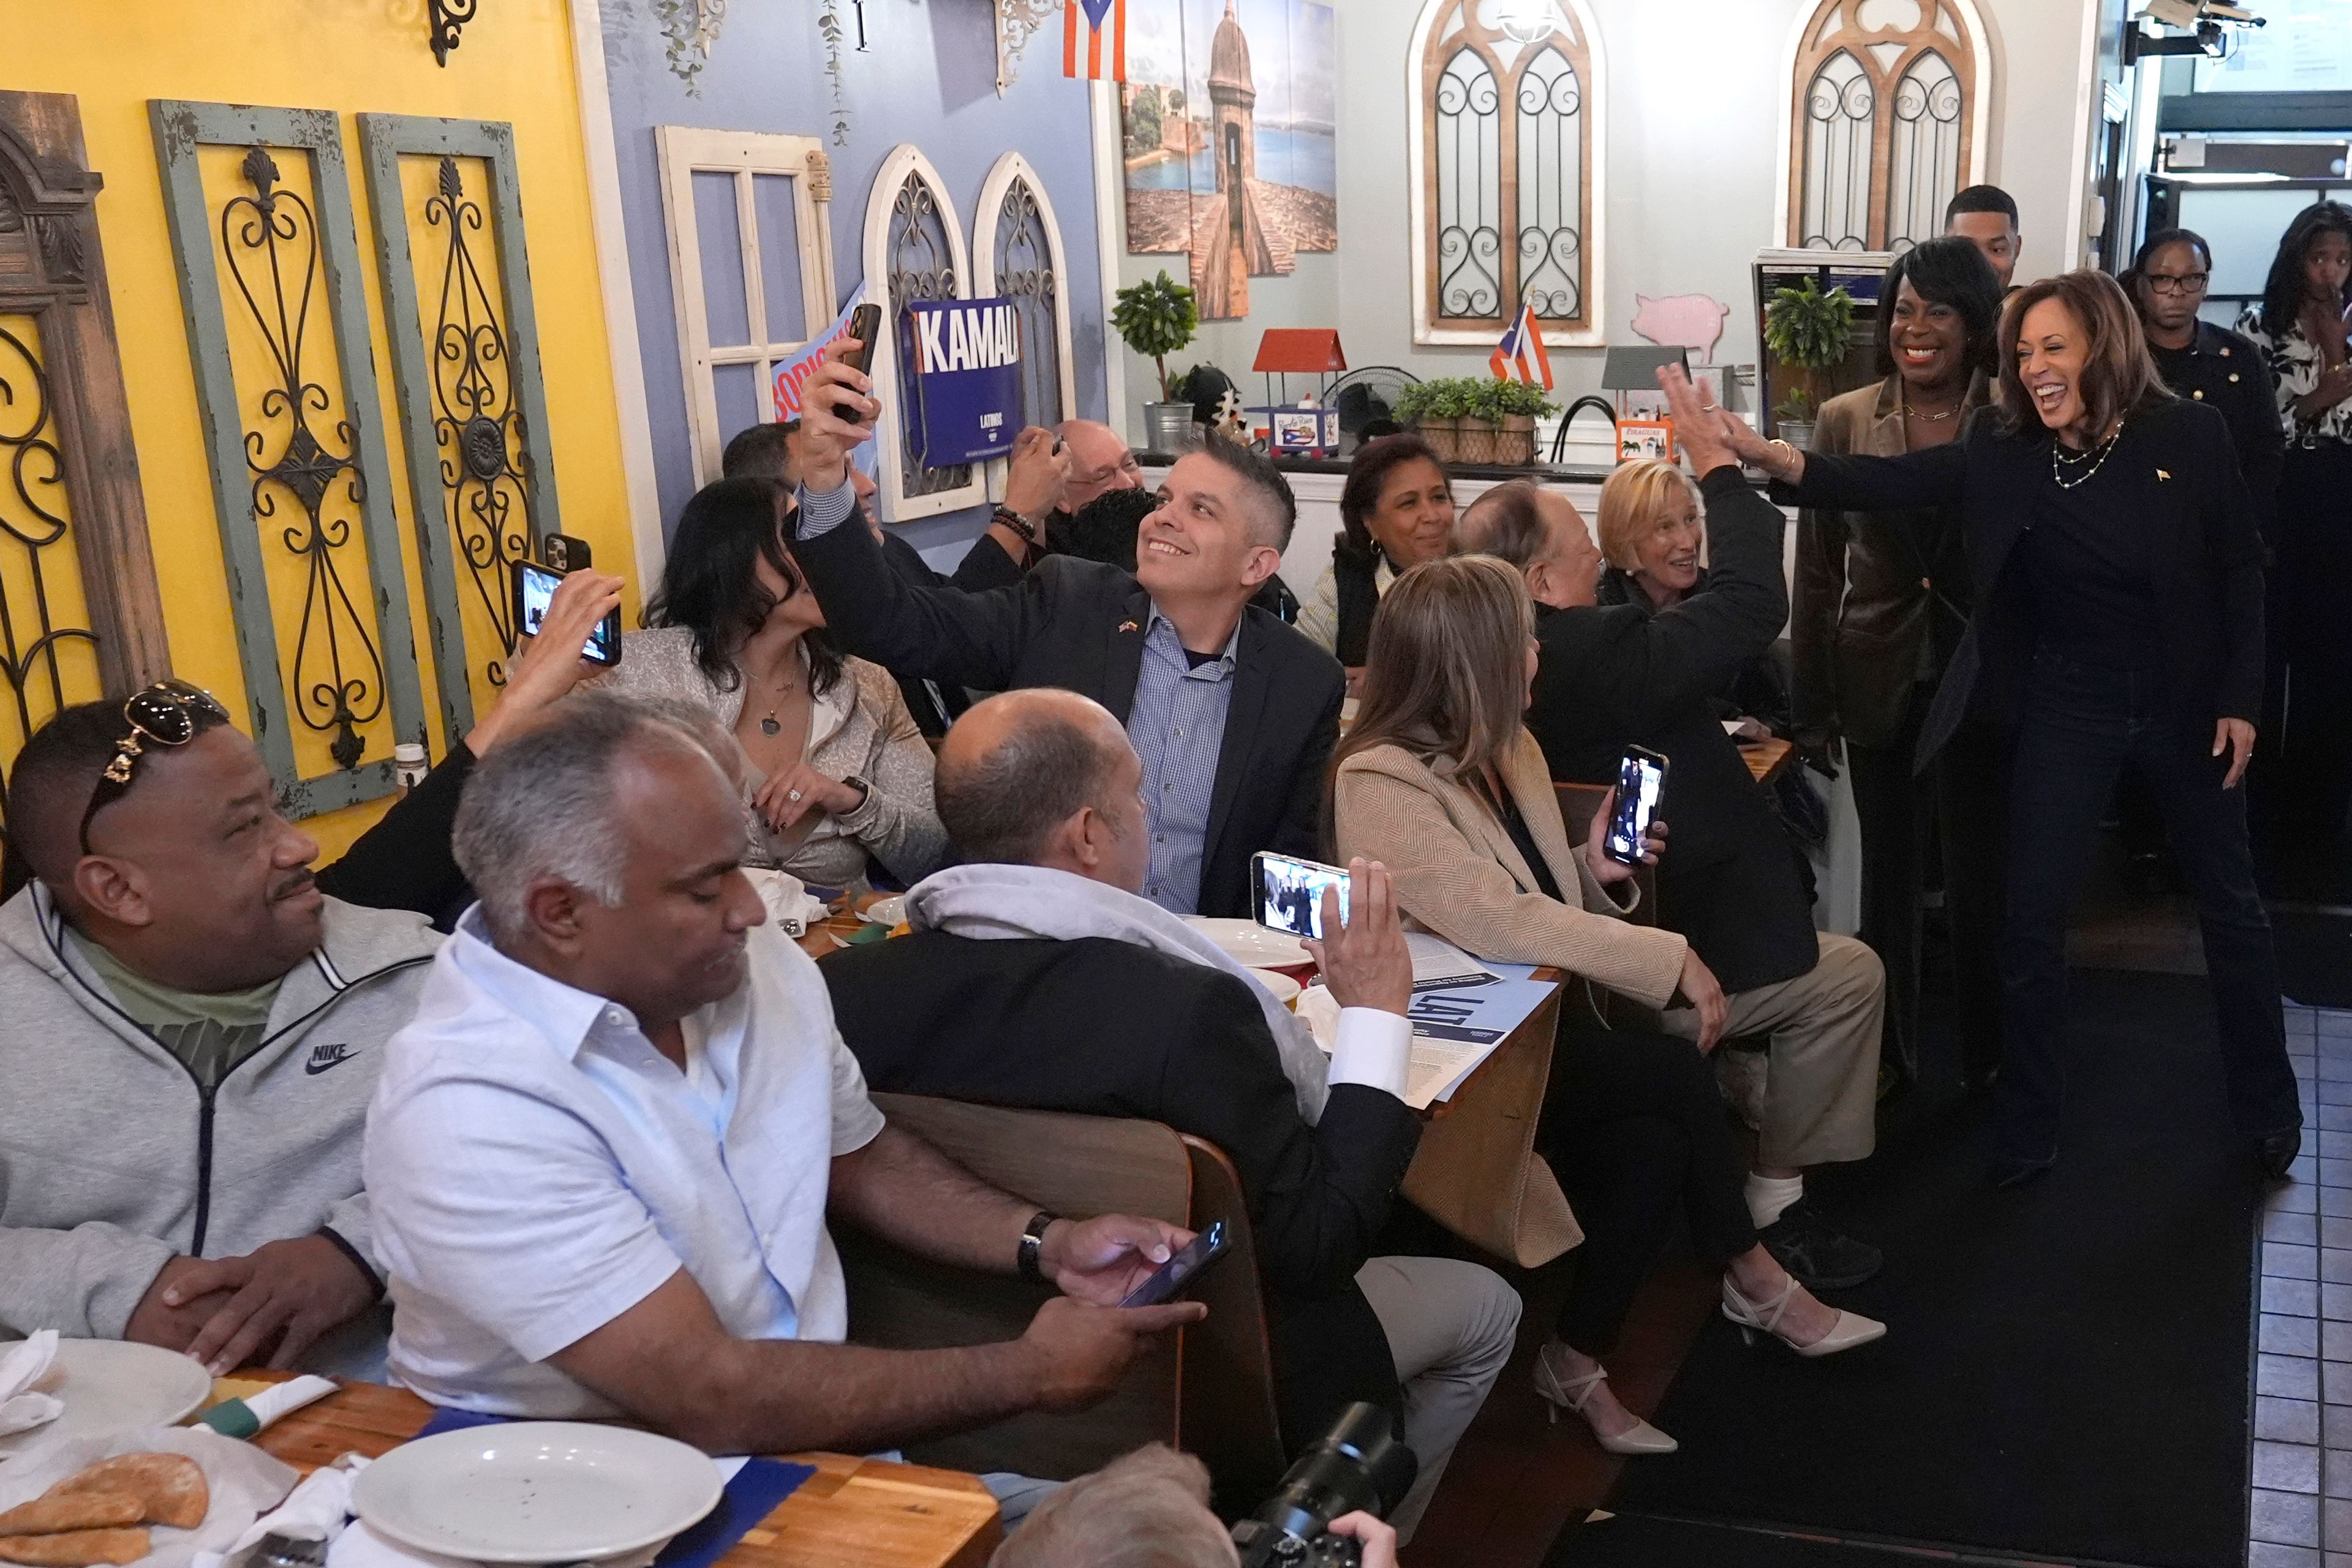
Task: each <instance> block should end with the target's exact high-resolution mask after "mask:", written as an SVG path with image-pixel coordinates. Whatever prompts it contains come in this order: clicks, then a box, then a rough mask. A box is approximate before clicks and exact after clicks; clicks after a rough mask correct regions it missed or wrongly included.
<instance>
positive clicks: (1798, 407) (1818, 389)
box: [1764, 278, 1853, 447]
mask: <svg viewBox="0 0 2352 1568" xmlns="http://www.w3.org/2000/svg"><path fill="white" fill-rule="evenodd" d="M1764 346H1765V348H1767V349H1768V350H1769V351H1770V352H1771V353H1772V356H1773V357H1774V358H1775V359H1778V360H1779V361H1780V363H1782V364H1784V365H1786V366H1787V367H1788V368H1789V370H1790V375H1791V382H1792V384H1791V385H1790V388H1789V391H1788V394H1787V395H1785V396H1783V397H1782V398H1781V399H1780V404H1779V405H1778V406H1777V407H1775V408H1774V409H1773V411H1772V412H1773V413H1774V414H1775V415H1776V416H1778V417H1779V420H1780V426H1779V434H1780V439H1781V440H1783V441H1786V442H1788V443H1789V445H1790V446H1792V447H1806V446H1810V445H1811V443H1812V439H1813V415H1814V413H1815V412H1816V411H1817V410H1818V409H1819V408H1820V407H1821V404H1822V375H1823V374H1825V373H1826V372H1829V371H1832V370H1834V369H1836V368H1837V367H1838V366H1839V365H1842V364H1843V363H1845V358H1846V355H1847V354H1848V353H1852V352H1853V296H1852V295H1851V294H1848V293H1847V292H1846V291H1845V289H1843V287H1840V288H1836V289H1831V290H1830V291H1829V292H1828V293H1826V294H1824V293H1822V290H1821V286H1820V285H1819V284H1818V283H1816V282H1815V281H1814V280H1813V279H1811V278H1808V279H1805V280H1804V281H1803V283H1801V285H1799V286H1798V287H1797V288H1794V289H1775V290H1774V291H1773V294H1772V303H1771V304H1770V305H1769V306H1767V307H1766V308H1765V310H1764Z"/></svg>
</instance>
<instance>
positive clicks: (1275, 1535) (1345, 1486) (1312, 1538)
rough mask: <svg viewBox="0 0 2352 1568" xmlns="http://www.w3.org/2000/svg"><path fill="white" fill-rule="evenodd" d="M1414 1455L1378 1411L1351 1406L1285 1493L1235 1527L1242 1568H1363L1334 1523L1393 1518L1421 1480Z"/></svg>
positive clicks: (1294, 1470) (1303, 1459) (1303, 1458)
mask: <svg viewBox="0 0 2352 1568" xmlns="http://www.w3.org/2000/svg"><path fill="white" fill-rule="evenodd" d="M1420 1472H1421V1465H1420V1462H1419V1461H1418V1460H1416V1459H1415V1458H1413V1457H1412V1449H1410V1448H1408V1447H1405V1446H1404V1444H1403V1443H1402V1442H1401V1441H1399V1440H1398V1438H1397V1435H1396V1426H1395V1423H1394V1422H1393V1421H1392V1420H1391V1418H1390V1416H1389V1413H1388V1412H1387V1411H1385V1410H1383V1409H1381V1407H1380V1406H1379V1405H1366V1404H1362V1403H1358V1404H1355V1405H1349V1406H1348V1408H1347V1409H1346V1410H1345V1411H1344V1412H1342V1413H1341V1415H1340V1416H1339V1420H1338V1421H1337V1422H1336V1423H1334V1424H1333V1426H1332V1427H1331V1430H1330V1431H1329V1432H1328V1434H1326V1435H1325V1436H1323V1437H1322V1438H1321V1439H1320V1440H1319V1441H1318V1442H1317V1443H1316V1444H1315V1446H1314V1447H1310V1448H1308V1449H1307V1452H1305V1453H1304V1454H1301V1455H1300V1456H1299V1457H1298V1462H1297V1463H1296V1464H1294V1465H1292V1466H1291V1467H1290V1470H1289V1473H1288V1474H1286V1475H1285V1476H1284V1477H1283V1478H1282V1487H1281V1489H1279V1490H1278V1491H1276V1493H1275V1494H1274V1496H1272V1497H1271V1498H1268V1499H1267V1500H1265V1504H1264V1505H1263V1506H1262V1507H1260V1508H1259V1509H1258V1510H1257V1512H1256V1513H1255V1514H1253V1515H1251V1516H1250V1517H1249V1518H1247V1519H1245V1520H1244V1521H1241V1522H1240V1523H1239V1524H1236V1525H1234V1547H1235V1548H1236V1549H1238V1550H1239V1552H1241V1559H1242V1568H1274V1565H1276V1564H1279V1565H1280V1568H1356V1565H1357V1564H1358V1563H1360V1562H1361V1561H1362V1552H1361V1550H1360V1547H1359V1545H1358V1543H1357V1542H1356V1540H1355V1538H1354V1537H1352V1536H1346V1535H1334V1534H1332V1533H1331V1521H1333V1520H1335V1519H1338V1518H1339V1517H1341V1516H1342V1515H1345V1514H1350V1513H1356V1512H1359V1511H1360V1512H1364V1513H1369V1514H1371V1515H1373V1516H1374V1517H1375V1518H1383V1519H1384V1518H1386V1517H1387V1516H1388V1512H1389V1510H1391V1509H1392V1508H1394V1507H1396V1505H1397V1504H1398V1503H1399V1502H1401V1501H1402V1500H1403V1498H1404V1494H1405V1493H1406V1491H1407V1490H1409V1489H1411V1488H1412V1481H1413V1478H1414V1477H1415V1476H1416V1475H1418V1474H1420Z"/></svg>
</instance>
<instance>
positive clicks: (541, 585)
mask: <svg viewBox="0 0 2352 1568" xmlns="http://www.w3.org/2000/svg"><path fill="white" fill-rule="evenodd" d="M564 576H565V574H563V573H562V572H551V571H549V570H548V569H547V568H546V567H544V566H541V565H540V564H538V563H536V562H531V561H518V562H516V563H515V630H516V632H517V633H519V634H520V635H521V636H523V637H537V636H538V635H539V628H540V626H541V624H542V623H543V622H545V621H546V619H547V606H548V604H549V603H550V601H551V600H552V599H553V598H554V597H555V585H556V584H558V583H561V582H562V581H563V579H564ZM580 657H581V658H584V659H586V660H587V661H588V662H589V663H591V664H601V665H604V667H605V668H611V667H612V666H614V665H616V664H618V663H620V662H621V612H620V610H619V608H618V607H617V606H616V607H614V610H613V612H612V613H611V614H610V615H608V616H605V617H604V619H603V620H601V621H598V622H597V623H596V629H595V630H594V631H593V632H591V633H590V634H589V636H588V644H587V646H586V647H583V648H582V649H581V650H580Z"/></svg>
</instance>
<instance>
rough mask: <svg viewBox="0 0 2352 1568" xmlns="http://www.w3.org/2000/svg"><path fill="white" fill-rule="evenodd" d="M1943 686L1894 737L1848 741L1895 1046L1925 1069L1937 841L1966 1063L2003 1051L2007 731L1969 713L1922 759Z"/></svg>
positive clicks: (1874, 945) (1926, 694)
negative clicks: (1925, 901)
mask: <svg viewBox="0 0 2352 1568" xmlns="http://www.w3.org/2000/svg"><path fill="white" fill-rule="evenodd" d="M1935 694H1936V692H1935V688H1934V686H1932V685H1930V684H1927V683H1925V682H1923V683H1921V684H1919V685H1918V686H1916V687H1914V688H1913V689H1912V693H1911V704H1910V707H1909V709H1908V710H1907V711H1906V713H1905V715H1904V719H1903V726H1902V728H1901V729H1900V730H1899V731H1896V732H1895V735H1894V736H1893V737H1892V738H1891V739H1890V740H1889V741H1888V742H1886V744H1885V745H1883V746H1863V745H1857V744H1855V743H1853V742H1847V743H1846V748H1845V754H1846V765H1847V766H1848V767H1849V768H1850V769H1851V770H1852V771H1853V809H1854V815H1855V816H1858V817H1860V818H1861V824H1862V940H1863V941H1864V942H1868V943H1869V944H1870V946H1871V949H1872V951H1874V952H1876V953H1877V954H1878V956H1879V959H1880V961H1881V962H1882V963H1885V965H1886V1034H1885V1049H1886V1051H1887V1053H1888V1054H1889V1055H1890V1056H1891V1057H1892V1058H1894V1059H1895V1060H1897V1061H1899V1062H1901V1063H1902V1064H1903V1069H1904V1071H1906V1073H1908V1074H1910V1075H1911V1077H1913V1078H1915V1079H1916V1078H1917V1077H1918V1076H1919V926H1920V909H1919V889H1920V882H1921V873H1922V868H1924V866H1925V865H1926V863H1927V856H1928V855H1929V854H1930V853H1931V852H1933V851H1934V850H1935V849H1936V848H1937V846H1938V845H1940V847H1941V855H1942V861H1943V867H1944V913H1945V918H1946V920H1947V921H1948V924H1949V926H1950V929H1951V933H1952V981H1953V1003H1954V1007H1955V1022H1956V1024H1957V1026H1958V1045H1959V1052H1960V1062H1961V1065H1962V1067H1963V1068H1964V1069H1973V1068H1990V1067H1991V1066H1992V1065H1993V1064H1994V1063H1995V1062H1997V1061H1998V1060H2000V906H2001V893H2000V862H2001V850H2000V825H2001V796H2002V795H2003V793H2004V792H2003V789H2002V780H2001V774H2000V738H1999V737H1998V735H1996V734H1995V733H1994V732H1993V731H1992V730H1991V728H1990V726H1988V725H1983V724H1979V723H1976V722H1969V723H1965V724H1963V725H1961V726H1960V728H1959V730H1958V731H1957V732H1956V733H1955V734H1954V735H1953V736H1952V738H1951V740H1950V741H1949V742H1948V743H1947V744H1946V745H1945V747H1944V749H1943V751H1942V752H1938V753H1937V756H1936V760H1935V761H1934V762H1933V763H1929V764H1928V767H1927V772H1925V773H1919V772H1917V771H1916V767H1915V763H1914V754H1915V753H1916V752H1917V750H1918V747H1919V726H1920V724H1921V723H1922V722H1923V721H1925V720H1926V718H1927V706H1928V703H1929V702H1930V701H1931V700H1933V699H1934V697H1935Z"/></svg>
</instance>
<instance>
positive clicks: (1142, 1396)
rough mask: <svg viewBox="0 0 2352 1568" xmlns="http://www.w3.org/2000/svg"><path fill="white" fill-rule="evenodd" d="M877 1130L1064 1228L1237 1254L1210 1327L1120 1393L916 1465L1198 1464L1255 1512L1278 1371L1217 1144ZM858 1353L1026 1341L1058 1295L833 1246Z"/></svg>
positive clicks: (990, 1131) (912, 1101)
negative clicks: (1219, 1241) (1099, 1220)
mask: <svg viewBox="0 0 2352 1568" xmlns="http://www.w3.org/2000/svg"><path fill="white" fill-rule="evenodd" d="M874 1103H875V1104H876V1105H877V1106H878V1107H879V1108H880V1109H881V1110H882V1113H883V1115H884V1116H886V1117H887V1118H888V1119H889V1120H890V1121H893V1122H895V1123H897V1124H898V1126H900V1127H903V1128H905V1129H906V1130H907V1131H910V1132H912V1133H914V1134H915V1135H916V1136H918V1137H919V1138H921V1139H922V1140H923V1141H924V1142H928V1143H929V1144H930V1145H931V1146H932V1147H933V1148H935V1149H937V1150H939V1151H940V1152H941V1153H943V1154H945V1155H946V1156H947V1157H948V1158H950V1160H953V1161H954V1162H955V1163H958V1164H960V1165H961V1166H963V1167H964V1168H965V1169H966V1170H968V1171H970V1172H971V1173H973V1174H974V1175H976V1176H979V1177H980V1178H981V1179H982V1180H983V1181H986V1182H989V1183H991V1184H994V1185H996V1186H999V1187H1002V1188H1003V1189H1004V1190H1005V1191H1006V1192H1009V1193H1013V1194H1018V1195H1019V1196H1021V1197H1022V1198H1024V1199H1025V1200H1026V1201H1028V1202H1030V1203H1033V1204H1034V1205H1037V1206H1038V1207H1039V1208H1041V1209H1051V1210H1052V1211H1054V1212H1055V1213H1056V1214H1066V1215H1097V1214H1114V1213H1116V1214H1130V1215H1139V1216H1142V1217H1144V1218H1148V1219H1158V1220H1164V1221H1166V1222H1167V1223H1169V1224H1171V1225H1180V1226H1184V1227H1186V1228H1187V1229H1192V1230H1197V1229H1199V1228H1201V1227H1202V1226H1204V1225H1206V1224H1208V1223H1209V1222H1210V1221H1211V1220H1213V1219H1223V1220H1224V1221H1225V1222H1226V1226H1227V1228H1228V1229H1229V1230H1230V1231H1232V1233H1233V1237H1234V1240H1233V1244H1232V1245H1233V1246H1234V1248H1235V1250H1236V1251H1237V1252H1238V1254H1239V1256H1238V1257H1236V1258H1230V1259H1228V1260H1226V1261H1225V1262H1223V1263H1221V1264H1219V1265H1218V1266H1217V1267H1216V1268H1213V1269H1211V1270H1210V1271H1209V1272H1208V1273H1206V1274H1204V1275H1202V1277H1201V1284H1200V1287H1199V1289H1198V1291H1197V1295H1198V1299H1199V1300H1202V1301H1204V1302H1205V1303H1207V1305H1208V1308H1209V1314H1210V1315H1209V1318H1208V1320H1207V1321H1205V1322H1203V1323H1202V1324H1200V1325H1199V1326H1197V1327H1194V1328H1190V1329H1186V1330H1183V1331H1180V1332H1178V1333H1174V1334H1168V1335H1163V1336H1161V1337H1160V1339H1159V1340H1157V1341H1155V1342H1152V1344H1151V1345H1150V1348H1149V1349H1147V1350H1146V1351H1145V1352H1143V1353H1142V1354H1140V1355H1139V1356H1138V1357H1137V1358H1136V1360H1135V1363H1133V1364H1132V1365H1131V1366H1130V1367H1129V1369H1128V1373H1127V1377H1126V1379H1125V1381H1124V1382H1123V1383H1122V1384H1120V1386H1119V1388H1118V1392H1116V1393H1115V1394H1112V1395H1111V1397H1110V1398H1108V1400H1105V1401H1104V1402H1103V1403H1102V1404H1100V1405H1096V1406H1095V1407H1094V1408H1093V1409H1091V1410H1087V1411H1082V1412H1079V1413H1077V1414H1075V1415H1048V1414H1044V1413H1035V1412H1033V1413H1030V1414H1026V1415H1015V1416H1012V1417H1010V1418H1008V1419H1006V1420H1003V1421H999V1422H994V1423H992V1424H991V1425H989V1426H982V1427H978V1428H975V1429H973V1430H971V1431H968V1432H961V1433H956V1434H953V1435H950V1436H943V1437H939V1438H935V1439H932V1440H929V1441H927V1442H921V1443H915V1444H910V1445H908V1447H907V1456H908V1458H910V1459H912V1460H914V1461H915V1462H917V1463H919V1464H929V1465H938V1466H941V1467H943V1468H951V1469H961V1470H974V1471H978V1470H1013V1471H1017V1472H1019V1473H1020V1474H1023V1475H1028V1476H1036V1477H1039V1478H1042V1479H1049V1480H1067V1479H1071V1478H1073V1477H1076V1476H1081V1475H1084V1474H1086V1473H1087V1471H1089V1470H1094V1469H1099V1468H1101V1467H1102V1466H1104V1465H1105V1464H1108V1462H1109V1461H1111V1460H1112V1459H1114V1458H1118V1456H1119V1455H1121V1454H1124V1453H1127V1452H1129V1450H1131V1449H1134V1448H1136V1447H1140V1446H1141V1445H1143V1444H1145V1443H1154V1442H1159V1443H1170V1444H1174V1445H1176V1446H1177V1447H1181V1448H1183V1449H1185V1450H1186V1451H1187V1452H1190V1453H1193V1454H1197V1455H1198V1456H1200V1458H1201V1459H1202V1462H1203V1463H1205V1464H1207V1465H1208V1467H1209V1469H1210V1473H1211V1474H1212V1475H1213V1476H1214V1477H1216V1478H1217V1479H1218V1484H1219V1486H1220V1488H1221V1489H1224V1488H1226V1487H1227V1486H1228V1484H1230V1486H1231V1488H1232V1489H1233V1491H1234V1495H1236V1496H1238V1495H1241V1494H1242V1493H1243V1492H1244V1491H1246V1492H1248V1493H1249V1495H1250V1496H1251V1497H1252V1499H1253V1500H1255V1498H1257V1497H1261V1496H1263V1495H1264V1494H1265V1492H1266V1491H1270V1490H1272V1489H1273V1487H1274V1484H1275V1482H1276V1481H1278V1480H1279V1479H1280V1478H1281V1474H1282V1466H1283V1458H1282V1446H1281V1439H1280V1436H1279V1435H1278V1431H1277V1429H1276V1425H1275V1416H1274V1396H1273V1386H1274V1384H1273V1361H1272V1356H1271V1354H1270V1352H1269V1351H1268V1349H1267V1343H1266V1332H1265V1300H1264V1296H1263V1292H1262V1290H1261V1288H1260V1285H1259V1282H1258V1272H1257V1259H1256V1253H1255V1245H1254V1243H1253V1241H1252V1238H1251V1235H1250V1227H1249V1214H1248V1209H1247V1205H1245V1203H1244V1200H1243V1197H1242V1192H1241V1182H1240V1179H1239V1178H1238V1177H1237V1176H1236V1175H1235V1174H1234V1168H1233V1164H1232V1163H1231V1162H1230V1161H1229V1160H1227V1159H1226V1158H1225V1156H1224V1154H1223V1152H1220V1151H1219V1150H1218V1149H1217V1148H1216V1146H1215V1145H1213V1144H1211V1143H1207V1142H1202V1141H1201V1140H1199V1139H1195V1138H1187V1137H1182V1136H1181V1135H1179V1134H1178V1133H1176V1132H1175V1131H1172V1130H1171V1129H1170V1128H1168V1127H1165V1126H1162V1125H1161V1124H1160V1123H1159V1122H1157V1121H1138V1120H1131V1119H1127V1118H1120V1117H1108V1116H1077V1115H1072V1114H1069V1113H1066V1112H1063V1111H1053V1110H1014V1109H1009V1108H1005V1107H1000V1106H990V1105H974V1104H969V1103H966V1102H963V1101H960V1100H937V1099H933V1098H930V1097H929V1096H925V1095H911V1094H884V1093H877V1094H876V1095H875V1096H874ZM835 1244H836V1245H837V1246H838V1247H840V1250H841V1258H842V1267H843V1270H844V1272H845V1275H846V1277H847V1281H848V1289H849V1335H850V1338H851V1340H852V1341H854V1342H856V1343H858V1344H864V1345H872V1346H876V1347H877V1348H881V1349H887V1350H924V1349H935V1348H939V1347H943V1346H953V1345H971V1344H988V1343H993V1342H1000V1341H1004V1340H1012V1339H1018V1338H1019V1337H1020V1336H1021V1334H1022V1333H1023V1332H1024V1331H1026V1330H1027V1328H1028V1326H1029V1320H1030V1319H1031V1318H1033V1317H1034V1316H1035V1315H1036V1311H1037V1309H1038V1307H1039V1306H1040V1305H1041V1304H1042V1303H1043V1302H1044V1301H1045V1300H1046V1299H1047V1298H1048V1297H1049V1296H1051V1295H1052V1294H1053V1293H1054V1292H1053V1289H1052V1288H1051V1287H1050V1286H1039V1285H1032V1284H1030V1283H1028V1282H1027V1281H1025V1280H1023V1279H1017V1278H1014V1277H1012V1276H1008V1275H996V1274H976V1273H972V1272H970V1271H968V1270H965V1269H961V1268H950V1267H947V1266H944V1265H941V1264H936V1263H931V1262H929V1261H928V1260H925V1259H922V1258H916V1257H913V1256H912V1255H910V1254H908V1253H907V1252H905V1251H904V1250H902V1249H900V1248H898V1247H893V1246H891V1245H890V1244H888V1243H887V1242H884V1241H881V1240H878V1239H877V1238H875V1237H869V1236H866V1235H865V1234H863V1233H862V1232H857V1231H854V1230H851V1229H850V1228H848V1227H846V1226H843V1227H840V1228H839V1229H837V1230H836V1231H835Z"/></svg>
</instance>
